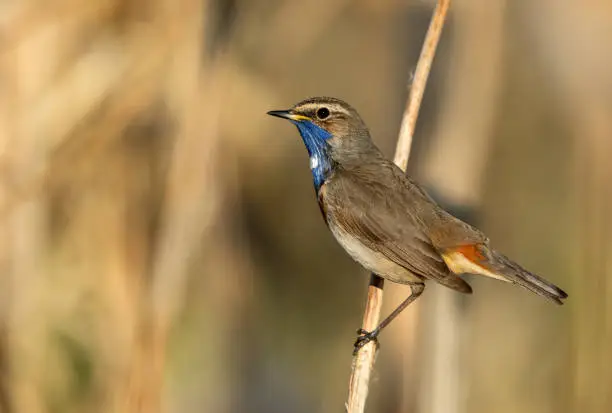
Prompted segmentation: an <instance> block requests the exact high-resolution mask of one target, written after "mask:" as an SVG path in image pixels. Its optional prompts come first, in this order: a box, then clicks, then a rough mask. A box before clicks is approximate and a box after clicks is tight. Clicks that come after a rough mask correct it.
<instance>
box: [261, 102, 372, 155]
mask: <svg viewBox="0 0 612 413" xmlns="http://www.w3.org/2000/svg"><path fill="white" fill-rule="evenodd" d="M268 115H272V116H277V117H279V118H284V119H288V120H290V121H291V122H292V123H294V124H295V125H296V126H297V128H298V130H299V131H300V135H302V138H303V139H304V143H305V144H306V146H307V148H308V146H309V144H310V143H323V142H325V143H326V144H327V145H329V146H330V147H331V148H334V149H340V148H344V149H358V148H360V147H369V146H370V145H371V140H370V134H369V132H368V128H367V127H366V125H365V124H364V123H363V121H362V120H361V117H360V116H359V114H358V113H357V111H356V110H355V109H353V108H352V107H351V106H350V105H349V104H348V103H346V102H344V101H342V100H340V99H336V98H330V97H314V98H310V99H306V100H303V101H301V102H299V103H297V104H296V105H294V106H293V107H292V108H291V109H288V110H273V111H270V112H268ZM308 149H309V152H310V149H311V148H308ZM311 155H312V154H311Z"/></svg>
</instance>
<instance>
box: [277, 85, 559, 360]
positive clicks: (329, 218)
mask: <svg viewBox="0 0 612 413" xmlns="http://www.w3.org/2000/svg"><path fill="white" fill-rule="evenodd" d="M268 115H271V116H276V117H279V118H283V119H287V120H289V121H290V122H291V123H293V124H294V125H295V126H296V127H297V129H298V131H299V133H300V135H301V137H302V140H303V142H304V145H305V146H306V149H307V151H308V156H309V159H310V169H311V171H312V177H313V181H314V188H315V192H316V197H317V200H318V204H319V208H320V210H321V214H322V215H323V219H324V221H325V223H326V224H327V227H328V228H329V230H330V231H331V233H332V234H333V236H334V237H335V239H336V240H337V241H338V243H339V244H340V245H341V246H342V247H343V248H344V250H345V251H346V252H347V253H348V254H349V255H350V256H351V257H352V258H353V259H354V260H355V261H357V262H358V263H359V264H361V266H363V267H364V268H365V269H367V270H368V271H370V272H372V273H374V274H376V275H378V276H379V277H382V278H383V279H386V280H389V281H391V282H394V283H399V284H405V285H408V286H410V289H411V294H410V296H409V297H408V298H407V299H406V300H404V301H403V302H402V303H401V304H400V305H399V306H398V307H397V309H395V310H394V311H393V312H392V313H391V314H390V315H389V316H388V317H387V318H385V319H384V320H383V321H382V322H381V323H380V324H379V325H378V326H377V327H376V328H375V329H373V330H372V331H365V330H363V329H359V330H358V334H359V335H358V338H357V341H356V342H355V349H354V351H355V352H357V351H358V350H359V349H360V348H361V347H363V346H364V345H365V344H367V343H368V342H370V341H373V340H377V337H378V335H379V333H380V331H381V330H382V329H383V328H385V327H386V326H387V325H388V324H389V323H390V322H391V321H392V320H393V319H394V318H395V317H397V316H398V315H399V313H400V312H401V311H402V310H404V309H405V308H406V307H407V306H408V305H409V304H410V303H412V302H413V301H414V300H416V299H417V298H418V297H419V296H420V295H421V294H422V293H423V291H424V289H425V281H426V280H432V281H434V282H437V283H439V284H442V285H443V286H445V287H448V288H451V289H453V290H455V291H458V292H460V293H464V294H471V293H472V288H471V286H470V285H469V284H468V283H467V282H466V281H465V280H464V279H463V278H461V275H464V274H474V275H481V276H485V277H489V278H494V279H497V280H501V281H506V282H509V283H512V284H516V285H519V286H521V287H523V288H526V289H527V290H529V291H531V292H533V293H535V294H537V295H539V296H542V297H544V298H546V299H548V300H550V301H551V302H553V303H556V304H563V300H564V299H566V298H567V294H566V293H565V292H564V291H563V290H562V289H560V288H559V287H557V286H556V285H554V284H552V283H551V282H549V281H547V280H545V279H543V278H541V277H539V276H537V275H535V274H533V273H531V272H529V271H528V270H526V269H525V268H523V267H522V266H520V265H519V264H517V263H516V262H514V261H512V260H511V259H510V258H508V257H506V256H505V255H503V254H502V253H500V252H498V251H497V250H495V249H493V248H492V247H491V245H490V242H489V238H488V237H487V236H486V235H485V234H483V232H481V231H480V230H478V229H477V228H475V227H473V226H472V225H470V224H468V223H466V222H463V221H461V220H460V219H458V218H456V217H455V216H453V215H451V214H450V213H449V212H447V211H446V210H444V209H443V208H442V207H440V206H439V205H438V204H437V203H436V201H434V199H433V198H432V197H431V196H429V194H428V193H427V192H426V191H425V189H424V188H423V187H422V186H421V185H419V184H418V183H417V182H415V181H414V180H412V179H411V178H409V177H408V176H407V175H406V174H405V173H404V172H403V171H402V170H401V169H400V168H399V167H398V166H397V165H395V164H394V163H393V162H392V161H390V160H389V159H387V158H385V156H384V155H383V154H382V152H381V151H380V150H379V149H378V147H377V146H376V145H375V143H374V142H373V140H372V138H371V136H370V132H369V129H368V127H367V126H366V124H365V123H364V121H363V120H362V118H361V117H360V116H359V114H358V113H357V111H356V110H355V109H354V108H353V107H352V106H350V105H349V104H348V103H346V102H344V101H342V100H340V99H337V98H331V97H313V98H309V99H306V100H303V101H301V102H299V103H297V104H295V105H294V106H293V107H292V108H291V109H288V110H273V111H269V112H268Z"/></svg>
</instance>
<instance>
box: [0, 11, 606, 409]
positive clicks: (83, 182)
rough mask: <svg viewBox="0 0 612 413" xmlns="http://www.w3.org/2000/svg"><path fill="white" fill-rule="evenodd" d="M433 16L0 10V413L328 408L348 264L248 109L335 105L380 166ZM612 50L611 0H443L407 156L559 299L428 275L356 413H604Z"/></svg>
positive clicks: (293, 138)
mask: <svg viewBox="0 0 612 413" xmlns="http://www.w3.org/2000/svg"><path fill="white" fill-rule="evenodd" d="M432 7H433V3H432V2H431V1H417V0H405V1H403V0H384V1H381V0H359V1H348V0H312V1H309V2H295V1H290V0H257V1H255V0H249V1H247V0H209V1H206V0H200V1H197V0H174V1H170V0H148V1H144V0H123V1H117V0H88V1H77V0H55V1H40V0H39V1H35V0H29V1H28V0H22V1H18V0H4V1H0V177H1V178H2V179H1V180H0V231H1V237H0V275H1V277H0V412H2V413H64V412H65V413H72V412H75V413H76V412H79V413H80V412H82V413H93V412H112V413H115V412H116V413H131V412H147V413H149V412H151V413H155V412H172V413H174V412H180V413H191V412H207V413H208V412H210V413H229V412H232V413H233V412H247V413H250V412H253V413H259V412H262V413H263V412H265V413H277V412H278V413H280V412H296V413H301V412H304V413H305V412H321V413H327V412H330V413H331V412H339V411H343V403H344V400H345V397H346V391H347V380H348V374H349V368H350V361H351V349H352V347H351V346H352V342H353V340H354V338H355V329H356V328H357V327H359V325H360V320H361V316H362V310H363V305H364V300H365V291H366V285H367V279H368V277H367V274H366V272H365V271H364V270H362V269H361V268H359V267H358V266H357V265H356V264H354V263H353V262H352V261H351V260H350V259H349V258H348V257H347V256H346V254H345V253H344V252H343V251H342V250H341V248H340V247H339V246H337V245H336V244H335V242H334V240H333V239H332V236H331V235H330V234H329V232H328V231H327V229H326V228H325V225H324V223H323V221H322V219H321V217H320V215H319V210H318V207H317V204H316V201H315V198H314V194H313V188H312V181H311V177H310V171H309V170H308V166H307V165H308V160H307V157H306V151H305V149H304V147H303V145H302V143H301V142H300V138H299V136H298V134H297V131H296V130H294V128H292V127H291V126H290V125H288V124H285V123H282V122H280V121H277V120H274V119H272V118H269V117H267V116H265V112H266V111H268V110H271V109H282V108H287V107H289V106H290V105H292V104H293V103H295V102H297V101H299V100H301V99H303V98H306V97H309V96H313V95H331V96H337V97H340V98H343V99H345V100H347V101H349V102H350V103H351V104H353V105H354V106H355V107H356V108H357V109H358V110H359V111H360V113H361V114H362V116H363V117H364V118H365V120H366V122H367V123H368V124H369V126H370V128H371V130H372V133H373V136H374V139H375V140H376V142H377V143H378V144H379V146H380V147H381V149H382V150H383V151H384V152H385V153H386V154H387V155H389V156H392V154H393V149H394V145H395V139H396V136H397V132H398V130H399V122H400V116H401V113H402V110H403V106H404V102H405V100H406V96H407V92H408V86H409V82H410V73H411V71H413V69H414V66H415V64H416V59H417V57H418V52H419V49H420V45H421V42H422V39H423V37H424V33H425V30H426V28H427V24H428V21H429V17H430V15H431V10H432ZM610 39H612V3H610V2H609V1H597V0H588V1H584V0H582V1H581V0H568V1H565V2H562V3H559V2H558V1H555V0H540V1H537V2H533V1H530V0H520V1H504V0H499V1H487V0H455V1H454V2H453V4H452V5H451V14H450V17H449V20H448V24H447V26H446V28H445V31H444V34H443V38H442V41H441V45H440V49H439V54H438V56H437V57H436V61H435V64H434V69H433V73H432V76H431V79H430V84H429V87H428V89H427V93H426V96H425V101H424V106H423V108H422V112H421V118H420V121H419V125H418V128H417V136H416V138H415V139H416V140H415V142H414V147H413V152H412V157H411V161H410V166H409V169H410V171H411V173H412V174H413V175H414V176H416V177H417V178H418V179H419V180H420V181H421V182H423V183H424V184H425V185H426V186H427V187H428V188H429V189H430V190H431V192H432V194H433V195H435V197H436V198H437V199H438V200H440V202H442V203H443V204H444V205H445V206H447V207H448V208H450V209H451V210H452V211H453V212H454V213H455V214H457V215H459V216H461V217H462V218H464V219H467V220H469V221H470V222H472V223H474V224H476V225H478V226H480V227H481V228H482V229H483V230H485V231H487V232H488V234H489V235H490V237H491V238H492V241H493V242H494V243H495V245H496V246H498V247H499V248H500V249H502V250H503V251H504V252H506V253H507V254H508V255H511V256H513V257H514V258H516V259H517V260H518V261H520V262H521V263H523V264H524V265H525V266H526V267H528V268H530V269H532V270H534V271H535V272H538V273H540V274H542V275H544V276H545V277H547V278H548V279H550V280H551V281H553V282H555V283H557V284H559V285H561V286H562V287H563V288H564V289H566V290H567V291H568V293H569V295H570V298H569V300H568V302H567V305H566V306H564V307H555V306H553V305H550V304H549V303H548V302H545V301H543V300H541V299H539V298H538V297H536V296H533V295H531V294H529V293H528V292H526V291H523V290H521V289H518V288H513V287H511V286H509V285H503V284H501V283H498V282H495V281H493V280H483V279H471V282H472V284H473V286H474V290H475V294H474V295H473V296H470V297H463V296H459V295H458V294H455V293H453V292H450V291H443V289H442V288H439V287H437V286H433V285H432V286H430V288H428V289H427V290H426V292H425V294H424V296H423V297H422V299H421V300H420V302H419V303H418V305H415V306H414V307H411V308H410V309H409V310H408V311H407V312H406V313H405V314H403V315H402V317H401V319H400V321H397V322H396V323H394V324H393V325H392V326H391V327H390V328H389V329H388V330H386V331H385V332H384V333H383V334H382V336H381V346H382V347H381V352H380V355H379V358H378V361H377V367H376V372H375V376H374V382H373V385H372V387H371V393H370V398H369V405H368V411H370V412H381V413H395V412H397V413H399V412H420V413H463V412H471V413H478V412H483V413H484V412H497V413H506V412H507V413H510V412H538V413H545V412H568V413H569V412H580V413H599V412H610V411H612V227H611V219H610V215H609V214H610V210H611V207H612V191H611V190H610V186H611V179H612V167H611V166H610V165H611V163H612V161H611V160H610V159H609V158H610V155H612V116H611V113H612V47H610ZM406 294H408V289H406V288H405V287H399V286H393V285H390V284H387V287H386V295H385V298H386V301H385V309H384V310H383V311H384V313H388V312H389V311H390V310H391V309H392V306H393V305H394V304H395V303H397V302H398V301H399V300H401V299H402V298H403V297H405V295H406Z"/></svg>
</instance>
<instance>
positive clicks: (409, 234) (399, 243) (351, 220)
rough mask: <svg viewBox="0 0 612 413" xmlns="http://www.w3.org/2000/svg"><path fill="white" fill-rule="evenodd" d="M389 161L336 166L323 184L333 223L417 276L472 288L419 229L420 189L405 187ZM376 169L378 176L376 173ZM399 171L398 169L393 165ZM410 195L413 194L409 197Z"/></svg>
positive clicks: (454, 285)
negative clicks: (352, 167) (355, 167)
mask: <svg viewBox="0 0 612 413" xmlns="http://www.w3.org/2000/svg"><path fill="white" fill-rule="evenodd" d="M393 168H397V167H395V165H388V164H384V165H383V166H382V170H381V169H380V164H379V165H376V168H375V169H374V168H373V169H372V170H369V169H368V168H367V167H360V168H359V169H358V170H350V171H349V170H343V169H339V170H337V171H336V172H335V174H334V177H333V179H331V180H330V181H329V182H328V183H327V184H326V185H328V186H329V187H328V188H327V191H326V193H327V195H326V197H325V211H326V214H327V216H328V217H333V219H334V220H335V222H336V224H337V225H340V226H342V228H343V229H344V230H345V231H347V232H349V233H350V234H352V235H353V236H355V237H357V238H358V239H359V240H360V241H361V242H362V243H363V244H365V245H367V246H368V247H369V248H371V249H373V250H375V251H378V252H380V253H381V254H383V255H384V256H385V257H387V258H388V259H389V260H391V261H393V262H395V263H396V264H398V265H401V266H402V267H404V268H406V269H407V270H409V271H410V272H412V273H414V274H417V275H419V276H422V277H425V278H430V279H433V280H435V281H437V282H439V283H440V284H443V285H445V286H447V287H450V288H453V289H455V290H457V291H461V292H464V293H470V292H471V291H472V289H471V288H470V286H469V285H468V284H467V283H466V282H465V281H463V280H462V279H461V278H459V277H457V276H456V275H454V274H452V273H451V272H450V270H449V269H448V267H447V266H446V264H445V263H444V261H443V259H442V257H441V256H440V254H439V253H438V251H437V250H436V248H435V247H434V246H433V245H432V242H431V239H430V238H429V236H428V235H427V234H426V233H425V231H423V230H422V226H423V225H422V221H421V219H420V216H419V214H418V210H419V208H420V207H422V206H423V205H421V204H420V202H421V201H422V200H421V199H420V198H421V197H422V195H420V194H419V193H418V191H417V193H415V194H413V193H411V190H410V188H409V187H408V186H406V182H405V181H402V178H399V179H398V176H397V171H399V169H397V171H394V170H393ZM381 173H382V176H381ZM399 173H401V171H399ZM415 195H416V196H417V197H418V198H419V199H415Z"/></svg>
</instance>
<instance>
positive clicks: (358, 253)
mask: <svg viewBox="0 0 612 413" xmlns="http://www.w3.org/2000/svg"><path fill="white" fill-rule="evenodd" d="M329 229H330V230H331V232H332V233H333V234H334V236H335V237H336V240H337V241H338V243H339V244H340V245H342V247H343V248H344V249H345V250H346V252H348V254H349V255H350V256H351V257H352V258H353V259H354V260H355V261H357V262H358V263H359V264H361V265H362V266H363V267H364V268H365V269H367V270H368V271H371V272H373V273H376V274H377V275H379V276H381V277H383V278H387V279H389V280H391V281H394V282H399V283H406V282H419V281H421V280H420V278H418V277H417V276H415V275H414V274H412V273H411V272H410V271H408V270H407V269H405V268H404V267H402V266H400V265H398V264H396V263H394V262H393V261H391V260H389V259H388V258H387V257H385V256H384V255H383V254H381V253H380V252H378V251H374V250H372V249H370V248H369V247H367V246H366V245H364V244H363V243H361V242H360V241H359V240H358V239H357V238H355V237H353V236H352V235H350V234H348V233H347V232H346V231H344V230H342V229H341V228H340V227H339V226H337V225H336V224H335V223H334V222H333V221H329Z"/></svg>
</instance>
